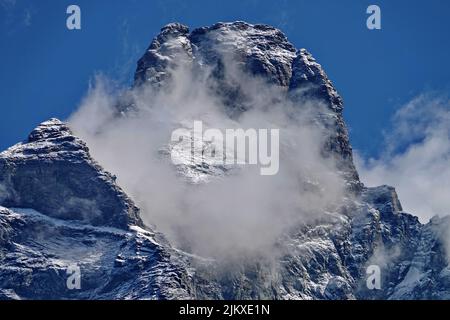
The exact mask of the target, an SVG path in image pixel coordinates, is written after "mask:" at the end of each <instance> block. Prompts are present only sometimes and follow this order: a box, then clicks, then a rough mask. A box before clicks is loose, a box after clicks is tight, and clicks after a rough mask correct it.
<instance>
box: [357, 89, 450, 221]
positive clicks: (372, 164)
mask: <svg viewBox="0 0 450 320" xmlns="http://www.w3.org/2000/svg"><path fill="white" fill-rule="evenodd" d="M355 158H356V165H357V167H358V170H359V173H360V176H361V178H362V180H363V182H364V183H365V184H366V185H368V186H375V185H381V184H389V185H392V186H394V187H395V188H396V189H397V192H398V194H399V198H400V200H401V202H402V206H403V209H404V210H405V211H407V212H410V213H412V214H415V215H417V216H418V217H419V218H420V219H421V221H423V222H426V221H428V219H429V218H431V217H432V216H434V215H441V216H442V215H448V214H450V100H449V99H448V98H447V97H443V96H439V95H436V94H423V95H420V96H418V97H416V98H414V99H413V100H412V101H410V102H409V103H408V104H406V105H405V106H404V107H402V108H401V109H400V110H399V111H398V112H397V113H396V114H395V116H394V117H393V119H392V131H391V132H390V133H388V134H386V139H385V149H384V151H383V153H382V154H381V156H380V157H379V158H377V159H373V158H372V159H363V158H362V157H361V156H360V155H358V153H356V157H355Z"/></svg>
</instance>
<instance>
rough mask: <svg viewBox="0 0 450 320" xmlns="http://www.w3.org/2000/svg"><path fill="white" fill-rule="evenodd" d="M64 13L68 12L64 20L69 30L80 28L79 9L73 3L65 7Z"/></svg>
mask: <svg viewBox="0 0 450 320" xmlns="http://www.w3.org/2000/svg"><path fill="white" fill-rule="evenodd" d="M66 13H67V14H70V16H68V17H67V20H66V27H67V29H69V30H80V29H81V9H80V7H79V6H77V5H75V4H71V5H70V6H68V7H67V9H66Z"/></svg>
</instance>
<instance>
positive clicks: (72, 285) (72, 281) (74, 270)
mask: <svg viewBox="0 0 450 320" xmlns="http://www.w3.org/2000/svg"><path fill="white" fill-rule="evenodd" d="M66 273H67V275H68V277H67V281H66V286H67V289H69V290H75V289H76V290H80V289H81V269H80V267H79V266H78V265H77V264H71V265H69V266H68V267H67V271H66Z"/></svg>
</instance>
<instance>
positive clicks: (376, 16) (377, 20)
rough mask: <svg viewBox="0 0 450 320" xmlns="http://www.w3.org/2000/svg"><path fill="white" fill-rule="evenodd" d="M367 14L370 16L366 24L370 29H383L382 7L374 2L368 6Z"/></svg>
mask: <svg viewBox="0 0 450 320" xmlns="http://www.w3.org/2000/svg"><path fill="white" fill-rule="evenodd" d="M366 13H367V14H370V16H369V17H368V18H367V21H366V26H367V29H369V30H380V29H381V9H380V7H379V6H377V5H375V4H372V5H370V6H368V7H367V10H366Z"/></svg>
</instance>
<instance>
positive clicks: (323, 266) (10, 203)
mask: <svg viewBox="0 0 450 320" xmlns="http://www.w3.org/2000/svg"><path fill="white" fill-rule="evenodd" d="M177 68H186V70H194V71H195V72H194V73H196V74H200V75H202V76H206V77H208V79H209V81H208V83H210V88H209V90H212V91H213V92H215V93H216V94H217V95H218V96H219V97H220V98H221V99H222V101H223V103H224V105H225V106H226V107H227V108H228V114H229V116H230V117H231V118H233V117H239V116H240V115H241V114H243V113H245V112H246V111H248V110H249V108H252V105H251V104H249V103H248V101H249V99H248V98H249V97H248V96H246V95H247V94H248V93H247V92H246V91H245V90H244V88H242V87H241V86H240V85H239V83H240V82H239V81H235V78H233V77H234V76H236V74H238V75H239V76H243V77H245V76H247V75H250V76H252V77H256V78H257V79H260V80H261V81H264V82H267V83H268V84H270V85H271V86H274V87H276V88H277V90H278V91H277V92H278V93H279V94H280V95H282V97H283V99H288V101H290V102H291V103H293V104H294V105H296V106H298V108H301V107H302V106H303V102H304V101H305V100H308V101H310V100H313V101H316V102H319V103H318V105H321V106H324V108H323V109H321V110H320V112H318V115H317V118H316V119H314V122H316V123H317V125H319V126H322V127H326V128H327V129H328V130H327V132H329V133H330V135H329V137H328V139H327V140H326V143H325V145H324V146H323V153H324V156H326V157H334V158H335V159H336V160H338V170H339V171H340V173H341V174H342V175H343V176H344V178H345V180H346V181H347V183H348V189H346V190H347V191H348V192H347V194H345V195H344V197H343V199H342V201H341V204H340V205H339V206H338V207H334V208H330V210H327V211H326V212H323V214H322V215H320V216H319V217H317V219H312V220H305V221H304V222H303V223H299V224H295V225H292V227H291V228H290V229H289V230H287V231H286V233H285V234H284V235H283V236H282V237H281V238H280V239H279V240H278V241H277V243H276V246H275V247H274V251H276V252H274V254H271V255H270V258H268V257H267V256H264V255H255V256H248V257H246V258H245V259H242V260H239V261H231V262H230V261H227V262H226V263H227V264H224V263H225V262H223V261H219V260H217V259H210V258H200V257H196V256H193V255H190V254H187V253H183V252H181V251H179V250H177V249H175V248H173V246H172V245H171V244H169V243H168V242H167V241H166V240H165V238H164V236H163V235H161V234H159V233H157V232H156V231H154V228H153V227H149V226H145V225H144V224H143V223H142V221H141V219H140V217H139V210H138V208H137V207H136V206H135V204H134V202H133V201H132V200H131V199H130V198H129V197H128V196H127V195H126V194H125V193H124V192H123V191H122V189H121V188H120V187H119V186H118V185H117V184H116V181H115V178H114V176H113V175H111V174H109V173H107V172H105V170H103V169H102V167H101V166H100V165H99V164H98V163H97V162H96V161H95V160H93V159H92V157H91V156H90V154H89V150H88V148H87V146H86V144H85V143H84V142H83V141H82V140H81V139H79V138H78V137H76V136H74V135H73V133H72V132H71V130H70V128H68V126H67V125H66V124H64V123H63V122H60V121H59V120H56V119H52V120H49V121H47V122H44V123H42V124H41V125H39V126H38V127H37V128H36V129H35V130H33V132H32V133H31V134H30V136H29V137H28V139H27V140H26V141H24V142H22V143H19V144H17V145H15V146H13V147H11V148H10V149H8V150H6V151H4V152H2V153H0V299H20V298H25V299H33V298H34V299H36V298H37V299H39V298H52V299H53V298H54V299H58V298H73V299H144V298H152V299H183V298H201V299H210V298H216V299H253V298H261V299H376V298H377V299H448V298H450V268H449V263H448V258H447V257H448V250H449V241H448V239H449V234H448V230H450V222H449V219H448V218H435V219H433V220H432V221H430V222H429V223H428V224H426V225H423V224H421V223H420V222H419V220H418V219H417V217H415V216H413V215H410V214H408V213H406V212H403V209H402V206H401V203H400V201H399V199H398V197H397V194H396V192H395V190H394V188H392V187H389V186H379V187H374V188H367V187H364V186H363V185H362V184H361V182H360V181H359V178H358V173H357V172H356V169H355V167H354V164H353V160H352V149H351V146H350V143H349V138H348V134H347V129H346V126H345V123H344V120H343V116H342V110H343V101H342V99H341V97H340V96H339V94H338V93H337V91H336V90H335V88H334V87H333V85H332V83H331V82H330V80H329V79H328V78H327V76H326V74H325V72H324V71H323V69H322V67H321V66H320V64H318V63H317V62H316V61H315V60H314V58H313V57H312V56H311V54H309V53H308V52H307V51H306V50H305V49H300V50H297V49H295V47H294V46H293V45H292V44H290V43H289V42H288V40H287V38H286V37H285V36H284V35H283V33H282V32H281V31H279V30H277V29H275V28H273V27H270V26H266V25H251V24H248V23H245V22H234V23H218V24H215V25H213V26H210V27H204V28H199V29H196V30H193V31H192V32H189V29H188V28H187V27H186V26H183V25H181V24H178V23H173V24H169V25H167V26H165V27H164V28H163V29H162V30H161V33H160V34H159V35H158V36H157V37H156V38H155V39H154V40H153V42H152V43H151V45H150V47H149V48H148V50H147V51H146V53H145V54H144V56H143V57H142V58H141V59H140V60H139V62H138V67H137V70H136V73H135V84H134V86H135V88H140V87H145V86H152V87H154V88H155V89H156V90H169V91H170V86H171V84H172V81H173V80H174V79H173V76H174V70H176V69H177ZM230 70H232V71H233V72H231V73H230V72H229V71H230ZM275 98H276V97H275ZM200 169H201V170H202V175H206V176H207V175H214V174H216V172H214V171H213V170H212V169H211V170H209V171H208V170H206V169H205V168H203V167H202V168H200ZM200 169H199V170H200ZM192 170H197V169H196V168H193V169H192ZM224 170H225V169H224ZM223 178H224V179H225V178H226V176H224V177H223ZM204 182H205V183H207V182H208V180H207V179H204ZM218 227H220V226H218ZM71 265H77V266H79V267H80V271H81V279H82V281H81V289H80V290H70V289H69V288H68V287H67V285H66V281H67V279H68V276H69V275H68V274H67V269H68V268H69V267H70V266H71ZM371 265H375V266H377V267H379V269H380V271H381V274H380V276H381V288H380V289H377V290H370V289H369V288H368V286H367V284H366V280H367V273H366V272H367V267H368V266H371Z"/></svg>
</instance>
